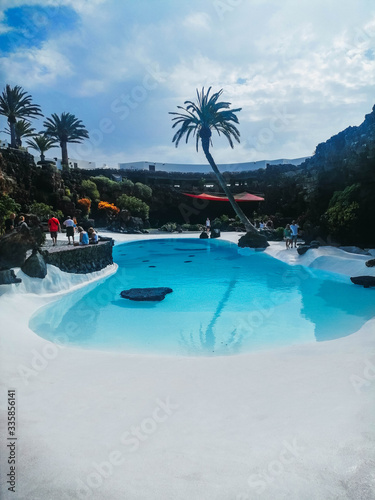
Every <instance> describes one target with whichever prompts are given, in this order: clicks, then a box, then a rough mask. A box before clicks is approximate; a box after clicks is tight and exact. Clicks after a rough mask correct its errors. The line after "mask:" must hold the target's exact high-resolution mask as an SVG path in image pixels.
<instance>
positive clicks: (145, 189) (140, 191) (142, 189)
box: [129, 181, 152, 200]
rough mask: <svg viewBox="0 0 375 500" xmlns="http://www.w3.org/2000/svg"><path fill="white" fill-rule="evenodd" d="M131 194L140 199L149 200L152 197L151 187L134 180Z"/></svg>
mask: <svg viewBox="0 0 375 500" xmlns="http://www.w3.org/2000/svg"><path fill="white" fill-rule="evenodd" d="M129 182H131V181H129ZM133 194H134V196H135V197H136V198H140V199H141V200H150V199H151V197H152V189H151V188H150V187H149V186H146V185H145V184H142V183H140V182H136V183H135V184H134V188H133Z"/></svg>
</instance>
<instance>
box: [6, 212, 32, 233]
mask: <svg viewBox="0 0 375 500" xmlns="http://www.w3.org/2000/svg"><path fill="white" fill-rule="evenodd" d="M22 227H29V226H28V225H27V224H26V221H25V217H24V216H23V215H20V216H19V217H18V219H17V217H16V214H10V215H9V217H8V219H6V220H5V234H9V233H11V232H12V231H14V230H15V229H21V228H22Z"/></svg>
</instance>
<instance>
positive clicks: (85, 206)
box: [77, 198, 91, 215]
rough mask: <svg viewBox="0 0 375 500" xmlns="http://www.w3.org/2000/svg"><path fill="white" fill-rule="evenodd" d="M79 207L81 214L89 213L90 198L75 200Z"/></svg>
mask: <svg viewBox="0 0 375 500" xmlns="http://www.w3.org/2000/svg"><path fill="white" fill-rule="evenodd" d="M77 203H78V205H79V207H80V209H81V210H82V213H83V214H87V215H88V214H89V213H90V208H91V200H89V199H88V198H80V199H79V200H78V201H77Z"/></svg>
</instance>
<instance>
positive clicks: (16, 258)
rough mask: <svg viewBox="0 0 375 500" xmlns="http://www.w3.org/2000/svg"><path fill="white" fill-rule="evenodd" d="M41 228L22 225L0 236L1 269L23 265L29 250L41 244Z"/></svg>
mask: <svg viewBox="0 0 375 500" xmlns="http://www.w3.org/2000/svg"><path fill="white" fill-rule="evenodd" d="M40 233H41V231H40V229H39V228H34V229H32V230H31V229H29V228H28V227H26V226H25V227H21V228H20V229H19V230H15V231H13V232H12V233H9V234H5V235H4V236H2V237H1V238H0V269H9V268H11V267H21V266H22V265H23V264H24V262H25V260H26V252H27V250H31V249H35V248H37V247H38V246H39V245H40V241H39V239H40Z"/></svg>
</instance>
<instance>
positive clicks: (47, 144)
mask: <svg viewBox="0 0 375 500" xmlns="http://www.w3.org/2000/svg"><path fill="white" fill-rule="evenodd" d="M26 143H27V144H28V145H29V146H30V148H32V149H35V150H36V151H38V152H39V153H40V159H41V161H44V160H45V156H44V153H45V152H46V151H48V150H49V149H51V148H53V146H55V145H56V144H57V143H56V141H55V140H54V139H50V138H49V137H46V136H45V135H36V136H34V137H33V138H32V139H28V140H27V141H26Z"/></svg>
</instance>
